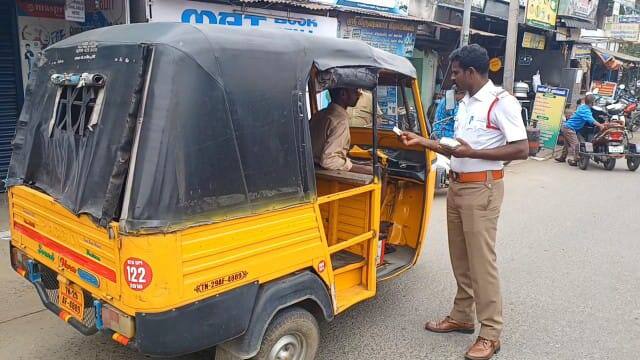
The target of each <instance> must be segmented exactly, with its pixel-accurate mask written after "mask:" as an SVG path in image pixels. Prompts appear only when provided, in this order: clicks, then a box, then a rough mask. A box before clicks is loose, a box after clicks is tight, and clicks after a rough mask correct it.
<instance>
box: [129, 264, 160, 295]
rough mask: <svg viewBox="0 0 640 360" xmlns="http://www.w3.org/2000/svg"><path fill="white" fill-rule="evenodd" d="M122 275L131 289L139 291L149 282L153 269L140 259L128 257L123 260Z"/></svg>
mask: <svg viewBox="0 0 640 360" xmlns="http://www.w3.org/2000/svg"><path fill="white" fill-rule="evenodd" d="M124 277H125V280H126V281H127V284H128V285H129V288H130V289H131V290H135V291H141V290H144V289H146V288H147V286H149V284H151V280H152V279H153V270H151V266H149V264H147V263H146V262H145V261H144V260H142V259H138V258H128V259H127V260H126V261H125V262H124Z"/></svg>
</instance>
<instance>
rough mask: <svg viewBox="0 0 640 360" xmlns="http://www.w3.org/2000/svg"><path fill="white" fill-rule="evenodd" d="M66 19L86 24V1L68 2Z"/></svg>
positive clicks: (66, 4) (65, 9)
mask: <svg viewBox="0 0 640 360" xmlns="http://www.w3.org/2000/svg"><path fill="white" fill-rule="evenodd" d="M64 19H65V20H69V21H77V22H84V0H66V1H65V4H64Z"/></svg>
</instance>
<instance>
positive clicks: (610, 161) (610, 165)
mask: <svg viewBox="0 0 640 360" xmlns="http://www.w3.org/2000/svg"><path fill="white" fill-rule="evenodd" d="M615 167H616V159H615V158H607V159H606V160H605V161H604V168H605V169H607V170H609V171H611V170H613V169H614V168H615Z"/></svg>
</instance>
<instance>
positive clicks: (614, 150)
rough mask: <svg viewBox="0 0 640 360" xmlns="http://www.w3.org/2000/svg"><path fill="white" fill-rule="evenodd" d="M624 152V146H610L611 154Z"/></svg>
mask: <svg viewBox="0 0 640 360" xmlns="http://www.w3.org/2000/svg"><path fill="white" fill-rule="evenodd" d="M623 152H624V146H622V145H619V146H609V153H611V154H622V153H623Z"/></svg>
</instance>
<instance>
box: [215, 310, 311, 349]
mask: <svg viewBox="0 0 640 360" xmlns="http://www.w3.org/2000/svg"><path fill="white" fill-rule="evenodd" d="M319 342H320V329H319V328H318V322H317V321H316V318H315V317H314V316H313V315H311V313H309V312H308V311H306V310H304V309H302V308H299V307H291V308H288V309H285V310H282V311H280V312H279V313H277V314H276V316H274V318H273V319H272V320H271V323H270V324H269V326H268V327H267V331H266V332H265V334H264V337H263V338H262V344H261V345H260V351H258V354H257V355H256V356H254V357H252V358H251V359H252V360H313V359H315V357H316V353H317V352H318V344H319ZM220 350H222V349H220ZM216 360H236V357H234V356H233V355H232V354H230V353H228V352H227V351H224V350H222V351H219V350H218V349H216Z"/></svg>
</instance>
